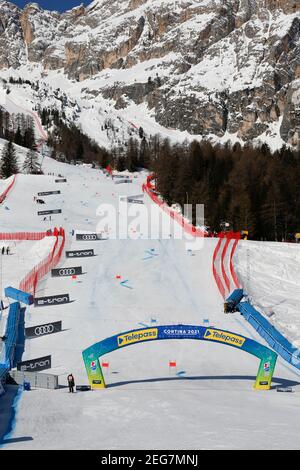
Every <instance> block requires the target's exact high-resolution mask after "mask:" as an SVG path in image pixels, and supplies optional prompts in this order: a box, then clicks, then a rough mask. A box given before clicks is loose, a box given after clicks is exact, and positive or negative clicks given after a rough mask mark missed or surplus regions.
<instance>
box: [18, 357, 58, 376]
mask: <svg viewBox="0 0 300 470" xmlns="http://www.w3.org/2000/svg"><path fill="white" fill-rule="evenodd" d="M51 365H52V364H51V356H44V357H38V358H37V359H31V360H30V361H23V362H18V364H17V370H21V371H23V372H26V371H27V372H39V371H40V370H46V369H51Z"/></svg>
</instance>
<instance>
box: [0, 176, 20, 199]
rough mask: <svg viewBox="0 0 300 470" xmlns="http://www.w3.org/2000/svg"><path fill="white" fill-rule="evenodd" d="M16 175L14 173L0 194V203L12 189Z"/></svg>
mask: <svg viewBox="0 0 300 470" xmlns="http://www.w3.org/2000/svg"><path fill="white" fill-rule="evenodd" d="M16 177H17V175H14V177H13V180H12V182H11V183H10V184H9V185H8V187H7V188H6V190H5V191H4V192H3V193H2V194H0V204H1V203H2V202H3V201H4V200H5V199H6V198H7V195H8V193H9V192H10V191H11V190H12V188H13V186H14V184H15V182H16Z"/></svg>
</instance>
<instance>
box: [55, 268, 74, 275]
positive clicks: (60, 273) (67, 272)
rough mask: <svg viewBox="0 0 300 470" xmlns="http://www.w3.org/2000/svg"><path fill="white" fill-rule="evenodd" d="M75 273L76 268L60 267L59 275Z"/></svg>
mask: <svg viewBox="0 0 300 470" xmlns="http://www.w3.org/2000/svg"><path fill="white" fill-rule="evenodd" d="M73 274H75V269H74V268H70V269H60V270H59V275H60V276H73Z"/></svg>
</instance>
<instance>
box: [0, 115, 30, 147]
mask: <svg viewBox="0 0 300 470" xmlns="http://www.w3.org/2000/svg"><path fill="white" fill-rule="evenodd" d="M0 138H1V139H5V140H8V141H11V142H13V143H15V144H17V145H20V146H22V147H26V148H28V149H34V148H35V146H36V142H35V134H34V122H33V118H32V117H31V116H29V115H25V114H10V113H8V112H7V111H5V110H4V109H3V108H1V107H0Z"/></svg>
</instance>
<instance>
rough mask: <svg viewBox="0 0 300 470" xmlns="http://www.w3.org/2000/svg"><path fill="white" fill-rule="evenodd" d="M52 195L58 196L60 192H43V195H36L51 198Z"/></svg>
mask: <svg viewBox="0 0 300 470" xmlns="http://www.w3.org/2000/svg"><path fill="white" fill-rule="evenodd" d="M52 194H60V191H45V192H43V193H38V196H51V195H52Z"/></svg>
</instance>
